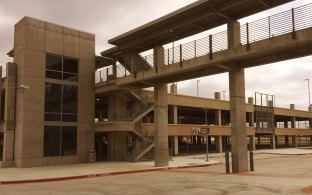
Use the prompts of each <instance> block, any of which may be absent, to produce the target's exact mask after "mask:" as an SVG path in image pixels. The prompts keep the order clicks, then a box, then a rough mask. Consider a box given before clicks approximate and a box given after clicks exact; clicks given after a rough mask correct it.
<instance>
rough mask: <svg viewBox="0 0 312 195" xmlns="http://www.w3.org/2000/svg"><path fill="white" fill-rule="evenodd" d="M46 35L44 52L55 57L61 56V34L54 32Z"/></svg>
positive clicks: (48, 32)
mask: <svg viewBox="0 0 312 195" xmlns="http://www.w3.org/2000/svg"><path fill="white" fill-rule="evenodd" d="M46 33H47V39H46V43H47V47H46V50H45V51H46V52H48V53H52V54H57V55H63V53H64V50H63V48H64V47H63V42H64V36H63V34H62V33H58V32H54V31H49V30H47V31H46Z"/></svg>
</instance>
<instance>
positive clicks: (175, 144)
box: [170, 136, 179, 156]
mask: <svg viewBox="0 0 312 195" xmlns="http://www.w3.org/2000/svg"><path fill="white" fill-rule="evenodd" d="M170 139H171V149H172V155H174V156H176V155H178V154H179V137H178V136H171V137H170Z"/></svg>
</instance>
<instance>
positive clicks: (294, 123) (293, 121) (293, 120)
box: [291, 116, 296, 128]
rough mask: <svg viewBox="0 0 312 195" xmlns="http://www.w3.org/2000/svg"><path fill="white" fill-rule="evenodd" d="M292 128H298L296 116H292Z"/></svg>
mask: <svg viewBox="0 0 312 195" xmlns="http://www.w3.org/2000/svg"><path fill="white" fill-rule="evenodd" d="M291 128H296V117H294V116H292V117H291Z"/></svg>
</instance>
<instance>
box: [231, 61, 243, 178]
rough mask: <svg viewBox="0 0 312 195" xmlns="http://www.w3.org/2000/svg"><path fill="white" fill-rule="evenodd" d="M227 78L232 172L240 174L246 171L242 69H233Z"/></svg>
mask: <svg viewBox="0 0 312 195" xmlns="http://www.w3.org/2000/svg"><path fill="white" fill-rule="evenodd" d="M229 77H230V78H229V82H230V116H231V146H232V170H233V172H234V173H240V172H246V171H248V156H247V142H246V137H247V129H246V108H245V74H244V69H240V68H238V67H233V70H232V71H230V73H229Z"/></svg>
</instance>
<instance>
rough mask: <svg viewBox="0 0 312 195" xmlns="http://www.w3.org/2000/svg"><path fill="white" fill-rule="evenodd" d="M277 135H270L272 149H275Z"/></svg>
mask: <svg viewBox="0 0 312 195" xmlns="http://www.w3.org/2000/svg"><path fill="white" fill-rule="evenodd" d="M275 141H276V140H275V135H274V134H271V135H270V147H271V149H275V144H276V143H275Z"/></svg>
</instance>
